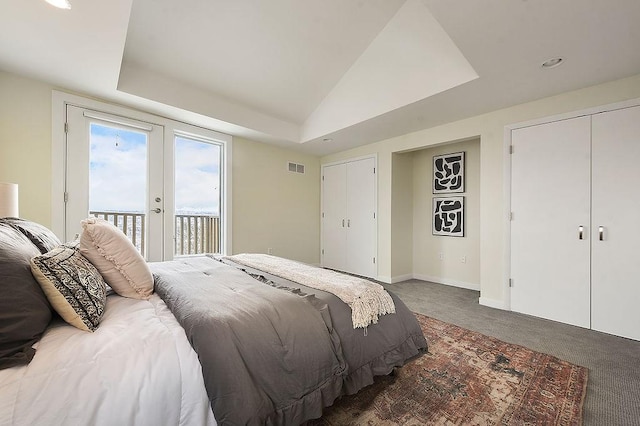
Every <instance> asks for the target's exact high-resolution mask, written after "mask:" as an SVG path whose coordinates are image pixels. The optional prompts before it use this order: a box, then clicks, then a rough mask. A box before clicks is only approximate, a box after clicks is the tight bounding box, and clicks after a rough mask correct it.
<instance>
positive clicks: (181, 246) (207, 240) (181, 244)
mask: <svg viewBox="0 0 640 426" xmlns="http://www.w3.org/2000/svg"><path fill="white" fill-rule="evenodd" d="M89 214H90V215H92V216H95V217H99V218H102V219H104V220H106V221H108V222H110V223H112V224H113V225H115V226H116V227H117V228H118V229H120V230H121V231H122V232H123V233H124V234H125V235H126V236H127V237H128V238H129V240H131V242H132V243H133V245H134V246H135V247H136V248H137V249H138V251H140V253H141V254H142V255H143V256H144V255H145V249H146V246H145V243H146V241H145V234H146V222H145V214H144V213H139V212H120V211H118V212H101V211H90V212H89ZM174 241H175V245H174V254H175V255H176V256H184V255H192V254H204V253H220V218H219V217H218V216H210V215H201V214H179V215H176V216H175V233H174Z"/></svg>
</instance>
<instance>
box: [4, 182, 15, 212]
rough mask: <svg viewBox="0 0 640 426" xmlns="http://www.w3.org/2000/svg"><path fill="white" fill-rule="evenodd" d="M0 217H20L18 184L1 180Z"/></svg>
mask: <svg viewBox="0 0 640 426" xmlns="http://www.w3.org/2000/svg"><path fill="white" fill-rule="evenodd" d="M0 217H18V184H17V183H3V182H0Z"/></svg>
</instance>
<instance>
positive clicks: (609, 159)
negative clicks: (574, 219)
mask: <svg viewBox="0 0 640 426" xmlns="http://www.w3.org/2000/svg"><path fill="white" fill-rule="evenodd" d="M592 145H593V148H592V149H593V151H592V152H593V154H592V156H593V157H592V158H593V160H592V162H593V171H592V173H593V181H592V182H593V183H592V191H593V209H592V231H591V236H592V237H591V238H592V253H593V256H592V265H591V267H592V270H591V274H592V275H591V276H592V289H591V297H592V302H591V303H592V305H591V306H592V311H591V315H592V317H591V324H592V328H593V329H594V330H599V331H603V332H606V333H611V334H615V335H618V336H623V337H628V338H632V339H636V340H640V309H638V302H640V261H638V259H639V255H640V226H638V218H639V217H640V214H639V212H640V191H638V183H640V107H634V108H627V109H623V110H618V111H611V112H606V113H602V114H597V115H594V116H593V122H592Z"/></svg>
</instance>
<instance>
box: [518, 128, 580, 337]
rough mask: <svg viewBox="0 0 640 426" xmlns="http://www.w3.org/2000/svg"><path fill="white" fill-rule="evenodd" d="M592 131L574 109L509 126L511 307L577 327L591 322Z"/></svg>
mask: <svg viewBox="0 0 640 426" xmlns="http://www.w3.org/2000/svg"><path fill="white" fill-rule="evenodd" d="M590 131H591V126H590V117H579V118H575V119H570V120H563V121H558V122H553V123H548V124H543V125H538V126H532V127H527V128H522V129H517V130H514V131H513V132H512V144H513V149H514V152H513V154H512V155H511V211H512V213H513V220H512V221H511V278H512V280H513V281H512V282H513V287H512V288H511V308H512V310H514V311H517V312H522V313H525V314H530V315H535V316H538V317H542V318H547V319H551V320H555V321H561V322H565V323H568V324H573V325H577V326H581V327H589V326H590V321H589V320H590V305H589V301H590V297H589V287H590V282H589V279H590V277H589V273H590V266H589V261H590V260H589V256H590V247H589V228H590V223H589V222H590V220H589V219H590V211H589V209H590V184H589V181H590ZM580 227H582V228H580ZM580 229H582V232H580ZM581 237H582V238H581Z"/></svg>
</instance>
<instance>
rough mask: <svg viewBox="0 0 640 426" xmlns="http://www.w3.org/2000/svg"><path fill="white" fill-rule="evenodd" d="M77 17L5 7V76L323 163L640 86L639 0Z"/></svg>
mask: <svg viewBox="0 0 640 426" xmlns="http://www.w3.org/2000/svg"><path fill="white" fill-rule="evenodd" d="M71 2H72V5H73V7H72V9H71V10H58V9H55V8H53V7H51V6H49V5H48V4H46V3H45V2H44V1H43V0H3V13H2V15H1V16H0V70H5V71H9V72H14V73H19V74H24V75H26V76H29V77H34V78H37V79H41V80H44V81H47V82H50V83H52V84H54V85H55V86H57V87H59V88H61V89H66V90H71V91H77V92H81V93H84V94H87V95H90V96H96V97H100V98H103V99H107V100H109V101H113V102H119V103H124V104H127V105H131V106H134V107H137V108H142V109H145V110H148V111H150V112H154V113H157V114H162V115H167V116H171V117H174V118H177V119H181V120H186V121H190V122H193V123H195V124H200V125H203V126H207V127H210V128H213V129H214V130H219V131H222V132H226V133H230V134H233V135H240V136H244V137H249V138H252V139H257V140H262V141H265V142H270V143H276V144H280V145H285V146H288V147H292V148H296V149H300V150H302V151H305V152H310V153H314V154H318V155H323V154H328V153H331V152H336V151H340V150H343V149H347V148H351V147H355V146H358V145H362V144H366V143H371V142H375V141H378V140H382V139H386V138H389V137H393V136H397V135H400V134H405V133H408V132H411V131H415V130H420V129H422V128H428V127H431V126H434V125H438V124H442V123H445V122H450V121H454V120H458V119H461V118H465V117H469V116H473V115H477V114H481V113H484V112H489V111H492V110H495V109H499V108H504V107H508V106H511V105H515V104H519V103H522V102H527V101H530V100H534V99H539V98H543V97H546V96H551V95H554V94H557V93H561V92H565V91H569V90H574V89H578V88H581V87H586V86H590V85H593V84H598V83H601V82H604V81H609V80H614V79H617V78H622V77H626V76H630V75H633V74H638V73H640V49H638V46H640V25H638V22H640V1H638V0H615V1H611V0H609V1H607V0H562V1H543V0H482V1H477V0H459V1H457V2H451V1H450V0H316V1H300V0H270V1H268V2H266V1H264V0H235V1H224V0H182V1H180V2H176V1H173V0H92V1H86V0H71ZM554 56H562V57H564V58H565V63H564V64H563V65H562V66H560V67H557V68H554V69H548V70H543V69H542V68H541V67H540V64H541V63H542V62H543V61H545V60H546V59H548V58H551V57H554ZM1 95H2V94H0V96H1ZM325 138H331V139H333V140H332V141H330V142H323V139H325Z"/></svg>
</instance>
